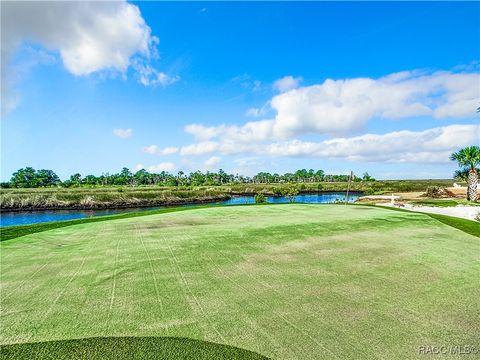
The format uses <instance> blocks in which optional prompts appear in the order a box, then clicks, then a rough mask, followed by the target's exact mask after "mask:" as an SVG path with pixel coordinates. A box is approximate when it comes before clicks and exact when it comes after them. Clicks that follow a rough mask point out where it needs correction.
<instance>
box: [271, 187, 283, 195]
mask: <svg viewBox="0 0 480 360" xmlns="http://www.w3.org/2000/svg"><path fill="white" fill-rule="evenodd" d="M272 192H273V193H274V194H275V195H277V196H281V195H283V191H282V188H280V187H278V186H274V187H273V188H272Z"/></svg>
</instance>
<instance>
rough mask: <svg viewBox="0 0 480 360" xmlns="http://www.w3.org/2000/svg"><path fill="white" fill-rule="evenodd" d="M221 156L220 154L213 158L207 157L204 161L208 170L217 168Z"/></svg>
mask: <svg viewBox="0 0 480 360" xmlns="http://www.w3.org/2000/svg"><path fill="white" fill-rule="evenodd" d="M220 160H221V159H220V158H219V157H218V156H212V157H211V158H209V159H207V160H206V161H205V163H204V166H203V167H204V168H205V169H207V170H212V169H215V168H216V167H217V166H218V164H219V163H220Z"/></svg>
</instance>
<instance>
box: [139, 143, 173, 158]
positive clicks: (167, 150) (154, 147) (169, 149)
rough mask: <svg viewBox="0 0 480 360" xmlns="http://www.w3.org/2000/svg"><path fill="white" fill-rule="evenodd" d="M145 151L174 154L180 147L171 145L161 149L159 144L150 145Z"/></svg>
mask: <svg viewBox="0 0 480 360" xmlns="http://www.w3.org/2000/svg"><path fill="white" fill-rule="evenodd" d="M143 152H145V153H147V154H151V155H159V156H164V155H172V154H175V153H177V152H178V148H176V147H172V146H170V147H166V148H163V149H160V148H159V147H158V146H157V145H150V146H146V147H144V148H143Z"/></svg>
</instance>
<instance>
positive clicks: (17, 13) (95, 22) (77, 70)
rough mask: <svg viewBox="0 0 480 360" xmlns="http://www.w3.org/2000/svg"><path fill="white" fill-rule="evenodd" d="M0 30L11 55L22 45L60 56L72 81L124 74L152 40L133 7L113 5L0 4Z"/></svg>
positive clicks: (76, 3) (104, 3)
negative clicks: (79, 77)
mask: <svg viewBox="0 0 480 360" xmlns="http://www.w3.org/2000/svg"><path fill="white" fill-rule="evenodd" d="M2 25H3V26H2V30H3V31H4V35H5V39H6V44H5V45H6V47H7V48H6V49H5V51H6V52H8V53H10V54H11V53H12V52H13V51H15V49H16V48H17V47H18V46H19V45H20V44H21V43H22V42H23V41H31V42H34V43H38V44H41V45H43V46H45V47H46V48H47V49H50V50H58V51H59V53H60V56H61V58H62V60H63V63H64V65H65V67H66V68H67V69H68V70H69V71H70V72H71V73H72V74H74V75H87V74H90V73H92V72H95V71H98V70H102V69H108V68H111V69H116V70H119V71H122V72H123V71H125V70H126V69H127V67H128V65H129V59H130V57H131V56H132V55H134V54H135V53H141V54H143V55H147V56H148V55H150V49H151V44H152V43H156V42H157V41H158V40H157V39H156V38H154V37H152V36H151V30H150V28H149V27H148V25H147V24H146V23H145V20H144V19H143V18H142V15H141V14H140V10H139V9H138V7H137V6H135V5H132V4H128V3H127V2H125V1H113V2H40V1H39V2H35V1H34V2H21V1H20V2H6V3H2Z"/></svg>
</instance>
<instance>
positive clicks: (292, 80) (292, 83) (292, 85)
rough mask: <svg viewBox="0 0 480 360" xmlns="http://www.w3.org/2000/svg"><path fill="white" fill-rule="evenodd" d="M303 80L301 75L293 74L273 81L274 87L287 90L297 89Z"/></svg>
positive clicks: (281, 90) (283, 90)
mask: <svg viewBox="0 0 480 360" xmlns="http://www.w3.org/2000/svg"><path fill="white" fill-rule="evenodd" d="M302 81H303V79H302V78H301V77H293V76H291V75H289V76H284V77H283V78H280V79H278V80H275V81H274V83H273V86H272V87H273V89H274V90H276V91H279V92H285V91H288V90H292V89H296V88H298V87H299V86H300V83H301V82H302Z"/></svg>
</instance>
